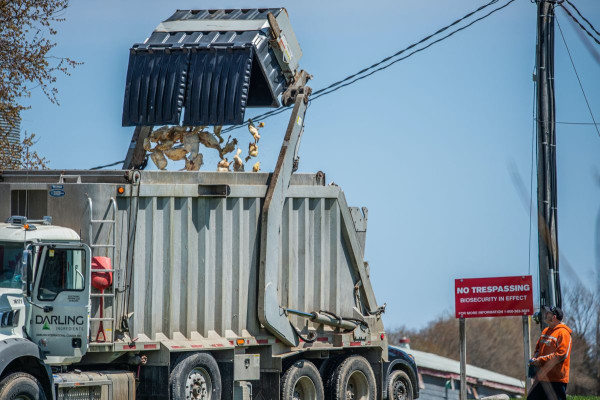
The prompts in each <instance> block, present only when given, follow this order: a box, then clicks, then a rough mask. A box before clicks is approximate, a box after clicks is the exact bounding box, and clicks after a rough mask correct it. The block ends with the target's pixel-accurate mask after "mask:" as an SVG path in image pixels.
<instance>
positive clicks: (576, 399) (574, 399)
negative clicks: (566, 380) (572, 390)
mask: <svg viewBox="0 0 600 400" xmlns="http://www.w3.org/2000/svg"><path fill="white" fill-rule="evenodd" d="M567 399H568V400H600V397H598V396H567Z"/></svg>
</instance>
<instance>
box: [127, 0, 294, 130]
mask: <svg viewBox="0 0 600 400" xmlns="http://www.w3.org/2000/svg"><path fill="white" fill-rule="evenodd" d="M269 13H271V14H272V15H273V16H274V17H276V18H277V21H278V22H279V23H280V26H281V27H282V28H281V29H282V32H284V33H285V34H286V35H287V36H286V38H287V39H286V44H289V48H290V49H291V50H290V51H292V54H295V57H291V58H292V59H293V60H294V63H293V64H291V63H290V62H288V63H283V62H280V61H279V59H278V57H277V54H276V52H275V51H274V49H273V45H272V44H271V43H270V39H271V36H270V25H269V22H268V20H267V15H268V14H269ZM284 29H285V30H284ZM300 55H301V51H300V48H299V46H298V44H297V42H296V39H295V36H294V34H293V31H291V27H290V26H289V21H288V20H287V13H286V12H285V10H284V9H282V8H272V9H248V10H242V9H237V10H178V11H177V12H175V14H173V15H172V16H171V17H170V18H168V19H167V20H166V21H163V22H162V23H161V24H160V25H159V26H158V27H157V28H156V29H155V30H154V31H153V32H152V34H151V35H150V37H149V38H148V39H146V41H145V42H144V43H137V44H134V45H133V46H132V48H131V51H130V56H129V67H128V70H127V79H126V87H125V100H124V104H123V125H124V126H131V125H146V126H149V125H162V124H178V123H179V122H180V120H181V113H182V112H183V114H184V115H183V124H184V125H231V124H240V123H242V122H243V121H244V113H245V110H246V107H278V106H279V100H278V96H279V95H280V94H281V93H282V92H283V91H284V90H285V89H286V88H287V85H288V83H289V82H288V81H289V77H290V74H291V73H292V72H293V71H292V70H291V69H290V68H292V67H296V66H297V60H298V59H299V58H300ZM280 58H281V57H280ZM288 58H290V57H288ZM290 65H292V67H290ZM286 76H287V78H286Z"/></svg>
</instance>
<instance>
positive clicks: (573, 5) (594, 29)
mask: <svg viewBox="0 0 600 400" xmlns="http://www.w3.org/2000/svg"><path fill="white" fill-rule="evenodd" d="M566 1H567V3H569V5H570V6H571V7H573V9H574V10H575V11H576V12H577V14H579V16H580V17H581V18H582V19H583V20H584V21H585V22H587V24H588V25H589V26H590V28H592V30H593V31H594V32H596V35H598V36H600V32H598V30H597V29H596V28H594V25H592V23H591V22H590V21H588V19H587V18H586V17H584V16H583V14H581V13H580V12H579V10H578V9H577V7H575V4H573V3H571V1H570V0H566ZM561 4H562V3H561Z"/></svg>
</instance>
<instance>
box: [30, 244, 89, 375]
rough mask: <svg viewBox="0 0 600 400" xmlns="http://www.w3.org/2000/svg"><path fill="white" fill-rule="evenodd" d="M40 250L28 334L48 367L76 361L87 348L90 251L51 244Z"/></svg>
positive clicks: (81, 247) (85, 247)
mask: <svg viewBox="0 0 600 400" xmlns="http://www.w3.org/2000/svg"><path fill="white" fill-rule="evenodd" d="M37 250H38V251H39V253H40V254H41V257H40V258H39V265H38V267H37V269H36V273H35V278H34V284H33V290H32V292H31V301H30V303H31V320H30V325H29V326H30V329H29V330H30V332H29V335H30V337H31V339H32V340H33V342H34V343H36V344H37V345H38V346H39V347H40V349H41V351H42V353H43V354H44V355H45V356H46V362H47V363H48V364H66V363H72V362H77V361H79V360H80V359H81V357H82V356H83V355H84V354H85V353H86V350H87V345H88V332H89V310H90V262H91V261H90V260H91V254H90V249H89V247H88V246H86V245H85V244H77V245H65V244H51V245H50V244H49V245H43V246H40V247H39V248H38V249H37Z"/></svg>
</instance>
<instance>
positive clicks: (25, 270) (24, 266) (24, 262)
mask: <svg viewBox="0 0 600 400" xmlns="http://www.w3.org/2000/svg"><path fill="white" fill-rule="evenodd" d="M30 257H31V250H23V257H21V283H22V288H23V291H25V290H27V278H28V276H27V273H28V265H29V258H30Z"/></svg>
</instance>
